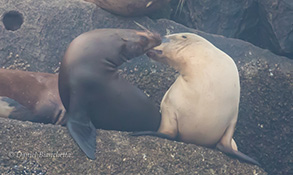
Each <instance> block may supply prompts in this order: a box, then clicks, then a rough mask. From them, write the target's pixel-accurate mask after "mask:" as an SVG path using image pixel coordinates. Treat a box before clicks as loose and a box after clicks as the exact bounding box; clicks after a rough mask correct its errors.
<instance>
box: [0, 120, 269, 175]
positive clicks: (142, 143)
mask: <svg viewBox="0 0 293 175" xmlns="http://www.w3.org/2000/svg"><path fill="white" fill-rule="evenodd" d="M0 128H1V130H0V140H1V142H0V146H1V152H0V157H1V159H0V172H1V173H3V174H33V173H34V174H207V175H208V174H209V175H210V174H223V175H226V174H260V175H263V174H266V173H265V172H264V171H263V170H262V169H261V168H259V167H257V166H252V165H249V164H245V163H240V162H239V161H238V160H235V159H231V158H229V157H227V156H225V155H224V154H222V153H221V152H219V151H216V150H212V149H208V148H204V147H198V146H196V145H192V144H184V143H179V142H173V141H169V140H165V139H159V138H155V137H131V136H129V135H128V134H129V133H127V132H119V131H104V130H97V134H98V137H97V153H96V156H97V159H96V160H89V159H87V158H86V156H85V155H84V154H83V153H82V152H81V150H80V149H79V148H78V146H77V145H76V144H75V143H74V141H73V140H72V138H71V137H70V135H69V133H68V131H67V129H66V128H65V127H61V126H57V125H44V124H37V123H31V122H21V121H17V120H9V119H3V118H0Z"/></svg>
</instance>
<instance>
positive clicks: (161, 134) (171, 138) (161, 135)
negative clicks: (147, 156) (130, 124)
mask: <svg viewBox="0 0 293 175" xmlns="http://www.w3.org/2000/svg"><path fill="white" fill-rule="evenodd" d="M130 135H131V136H155V137H160V138H163V139H168V140H175V138H173V137H171V136H169V135H167V134H163V133H160V132H155V131H139V132H134V133H132V134H130Z"/></svg>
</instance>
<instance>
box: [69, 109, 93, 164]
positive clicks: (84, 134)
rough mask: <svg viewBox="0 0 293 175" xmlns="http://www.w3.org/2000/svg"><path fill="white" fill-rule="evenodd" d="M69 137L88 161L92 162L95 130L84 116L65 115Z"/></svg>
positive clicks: (77, 114) (76, 114)
mask: <svg viewBox="0 0 293 175" xmlns="http://www.w3.org/2000/svg"><path fill="white" fill-rule="evenodd" d="M67 115H68V116H66V117H67V118H68V121H67V124H66V126H67V128H68V130H69V133H70V135H71V136H72V137H73V139H74V140H75V142H76V143H77V144H78V146H79V147H80V149H81V150H82V151H83V152H84V153H85V154H86V156H87V157H88V158H89V159H92V160H94V159H95V158H96V157H95V151H96V128H95V126H94V125H93V124H92V122H91V121H90V119H89V118H88V117H86V116H80V114H79V113H75V114H72V115H71V114H67Z"/></svg>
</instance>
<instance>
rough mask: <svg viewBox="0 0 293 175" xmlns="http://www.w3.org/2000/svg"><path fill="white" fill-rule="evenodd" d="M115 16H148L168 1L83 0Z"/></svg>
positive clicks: (168, 0)
mask: <svg viewBox="0 0 293 175" xmlns="http://www.w3.org/2000/svg"><path fill="white" fill-rule="evenodd" d="M85 1H87V2H92V3H94V4H96V5H97V6H99V7H101V8H103V9H105V10H107V11H109V12H111V13H114V14H117V15H122V16H142V15H147V14H150V13H152V12H154V11H156V10H158V9H160V8H162V7H164V6H165V5H167V4H168V3H169V2H170V0H85Z"/></svg>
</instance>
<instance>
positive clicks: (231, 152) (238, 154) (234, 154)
mask: <svg viewBox="0 0 293 175" xmlns="http://www.w3.org/2000/svg"><path fill="white" fill-rule="evenodd" d="M217 148H218V149H219V150H220V151H222V152H224V153H226V154H227V155H229V156H231V157H235V158H238V159H240V160H243V161H245V162H248V163H251V164H255V165H258V166H260V163H259V162H258V161H256V160H254V159H253V158H251V157H249V156H247V155H245V154H243V153H242V152H240V151H235V150H233V149H232V148H231V147H224V146H223V145H222V144H217Z"/></svg>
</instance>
